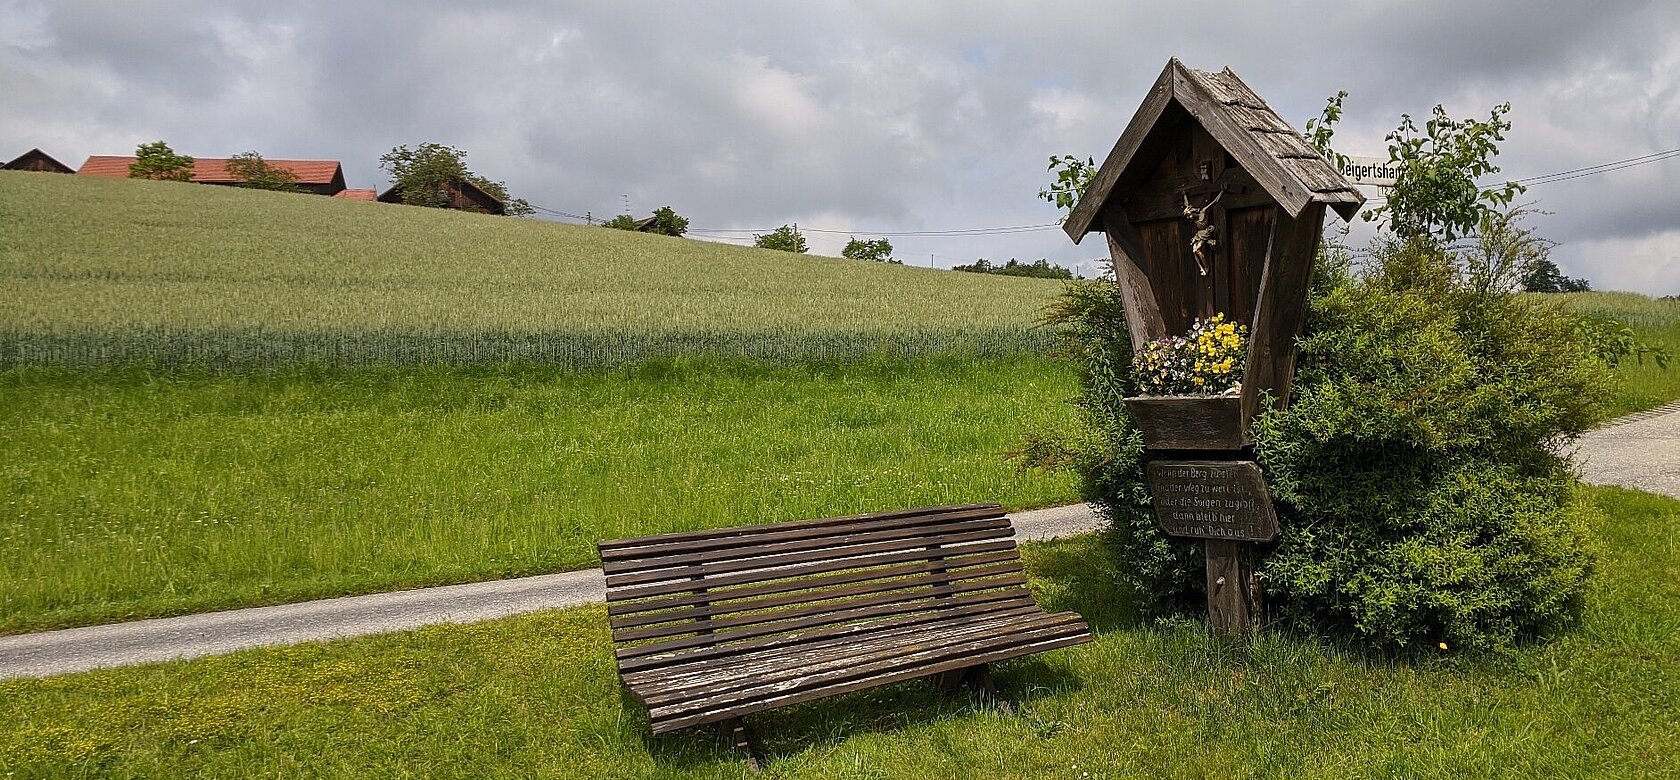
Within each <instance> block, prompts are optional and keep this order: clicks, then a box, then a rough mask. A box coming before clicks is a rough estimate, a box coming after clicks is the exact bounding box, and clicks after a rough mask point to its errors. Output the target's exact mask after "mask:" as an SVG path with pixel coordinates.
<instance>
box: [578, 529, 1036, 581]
mask: <svg viewBox="0 0 1680 780" xmlns="http://www.w3.org/2000/svg"><path fill="white" fill-rule="evenodd" d="M1009 528H1010V524H1009V519H1008V518H1006V517H1004V516H1002V515H992V516H987V515H973V514H949V515H936V516H933V517H930V518H928V519H927V520H926V521H925V522H917V523H901V522H894V523H893V524H891V525H889V526H886V527H883V528H868V527H865V528H858V527H856V526H840V527H839V528H837V529H835V531H834V533H832V534H824V535H818V536H808V535H802V536H799V537H796V538H791V539H771V540H768V541H761V540H759V539H756V538H753V539H742V540H741V541H740V543H739V544H737V545H735V546H733V547H724V548H714V549H709V550H701V551H699V552H677V551H668V552H665V553H662V554H659V555H655V556H651V557H648V558H635V559H623V560H617V561H612V562H610V563H607V564H604V565H602V567H601V570H602V571H604V572H605V573H606V574H607V576H608V577H609V578H611V577H612V576H613V575H617V574H627V573H630V572H639V571H653V570H658V569H663V568H671V567H678V566H690V565H695V564H707V563H712V562H715V561H728V560H737V559H742V558H756V557H764V556H770V555H777V554H780V553H790V552H799V551H801V550H818V549H825V548H838V547H844V546H850V545H854V544H860V543H863V542H874V541H886V540H889V539H935V538H938V537H939V536H942V535H945V534H954V533H968V532H970V531H981V530H988V529H990V530H1001V531H1003V532H1004V533H1006V534H1007V533H1008V531H1009ZM610 581H611V580H610V579H609V582H610Z"/></svg>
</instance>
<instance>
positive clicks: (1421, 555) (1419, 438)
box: [1038, 242, 1611, 650]
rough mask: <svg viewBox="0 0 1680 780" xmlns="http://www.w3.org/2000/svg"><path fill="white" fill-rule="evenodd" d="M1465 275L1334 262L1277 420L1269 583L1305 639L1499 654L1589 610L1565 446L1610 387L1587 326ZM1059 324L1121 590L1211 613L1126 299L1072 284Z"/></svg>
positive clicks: (1417, 255)
mask: <svg viewBox="0 0 1680 780" xmlns="http://www.w3.org/2000/svg"><path fill="white" fill-rule="evenodd" d="M1454 267H1455V266H1454V263H1453V262H1452V259H1451V258H1450V257H1447V256H1445V253H1444V250H1441V249H1439V248H1437V245H1434V244H1430V243H1428V242H1410V243H1391V244H1388V245H1385V246H1381V247H1379V248H1378V251H1377V260H1376V262H1375V263H1374V264H1373V266H1372V267H1371V268H1370V269H1369V270H1368V272H1367V273H1364V274H1362V275H1355V274H1353V273H1350V272H1349V271H1348V270H1347V269H1346V267H1345V266H1340V265H1338V264H1336V263H1334V262H1328V261H1326V260H1325V259H1324V258H1321V263H1320V267H1319V268H1318V269H1317V273H1316V275H1315V279H1314V289H1313V293H1312V295H1311V299H1310V303H1309V310H1308V316H1307V321H1306V326H1305V333H1304V335H1303V337H1302V339H1301V342H1300V344H1301V351H1300V356H1299V358H1298V362H1297V377H1296V380H1295V385H1294V397H1293V401H1292V403H1291V405H1290V407H1289V408H1288V409H1287V410H1284V411H1271V412H1267V413H1265V414H1263V415H1262V416H1261V417H1260V419H1258V420H1257V421H1256V423H1255V439H1256V443H1255V454H1256V458H1257V460H1258V461H1259V462H1260V464H1261V467H1262V468H1263V469H1264V470H1265V472H1266V476H1267V480H1268V483H1269V485H1270V487H1271V490H1272V494H1273V497H1274V499H1275V500H1276V503H1277V505H1278V512H1279V523H1280V527H1281V534H1280V536H1279V538H1278V540H1277V541H1276V542H1275V543H1273V544H1271V545H1268V546H1267V549H1265V550H1263V551H1262V552H1263V555H1264V558H1263V560H1262V562H1261V564H1260V568H1259V574H1260V577H1261V579H1262V581H1263V582H1264V584H1265V588H1266V593H1267V600H1268V608H1269V609H1270V610H1272V612H1273V616H1274V618H1276V619H1278V620H1280V621H1282V622H1284V623H1285V624H1288V625H1292V626H1296V627H1298V628H1301V629H1304V630H1307V631H1311V632H1322V633H1325V634H1329V635H1334V636H1340V637H1346V638H1352V639H1355V640H1358V641H1361V642H1363V643H1365V644H1367V645H1368V646H1371V647H1374V648H1377V649H1382V650H1404V649H1407V648H1416V647H1435V646H1437V645H1438V644H1439V643H1446V644H1447V645H1448V646H1449V647H1452V648H1455V649H1457V648H1481V649H1487V648H1497V647H1502V646H1506V645H1509V644H1511V643H1514V642H1517V641H1520V640H1523V639H1526V638H1531V637H1535V636H1538V635H1541V634H1543V633H1544V632H1546V631H1548V630H1550V629H1552V628H1555V627H1557V626H1560V625H1563V624H1565V623H1567V622H1568V621H1569V620H1570V619H1571V618H1572V617H1573V616H1575V615H1576V613H1577V611H1578V609H1579V605H1580V600H1581V596H1582V594H1583V592H1584V590H1585V586H1586V581H1587V577H1588V574H1589V573H1590V571H1591V568H1592V555H1591V544H1590V540H1589V538H1588V536H1587V533H1586V531H1585V526H1586V524H1585V522H1584V521H1583V517H1582V515H1583V513H1584V512H1586V511H1588V510H1587V509H1585V508H1584V505H1581V504H1577V503H1576V502H1574V501H1573V500H1572V496H1573V491H1574V479H1573V475H1572V472H1571V470H1570V466H1569V463H1568V462H1567V460H1565V459H1564V458H1561V457H1559V456H1558V455H1557V454H1555V452H1556V449H1555V442H1557V441H1560V440H1566V439H1568V438H1569V437H1571V436H1573V435H1576V434H1578V433H1580V432H1582V431H1584V430H1586V429H1587V428H1588V427H1590V426H1591V425H1593V424H1594V423H1595V422H1596V421H1597V420H1598V419H1600V415H1601V404H1602V401H1603V399H1605V398H1606V397H1607V394H1608V392H1609V389H1610V386H1611V385H1610V375H1609V371H1608V369H1607V368H1606V367H1605V365H1604V364H1603V363H1602V362H1600V361H1599V360H1596V359H1595V358H1594V354H1593V351H1592V347H1591V346H1590V345H1589V344H1587V343H1585V342H1584V341H1583V340H1582V339H1581V338H1580V335H1579V329H1580V324H1579V322H1580V321H1579V319H1578V318H1577V317H1576V316H1575V315H1572V314H1569V313H1567V312H1564V311H1563V310H1562V309H1561V308H1559V307H1557V306H1555V305H1547V304H1544V303H1536V302H1533V301H1529V300H1525V299H1523V298H1520V297H1517V296H1514V295H1510V294H1507V293H1504V292H1499V291H1489V290H1487V289H1485V288H1482V287H1479V286H1477V285H1473V284H1470V283H1467V282H1466V281H1465V280H1463V279H1461V278H1459V276H1458V275H1457V273H1456V272H1455V271H1454ZM1049 319H1050V321H1052V322H1054V323H1058V324H1060V325H1061V326H1062V332H1063V336H1064V339H1065V340H1066V343H1067V344H1068V345H1069V346H1070V347H1072V349H1071V350H1070V351H1071V353H1072V355H1073V357H1074V358H1075V359H1076V360H1077V362H1078V363H1079V365H1080V368H1081V379H1082V382H1083V387H1084V392H1083V394H1082V395H1081V397H1080V398H1079V400H1078V404H1079V406H1080V408H1081V411H1082V416H1083V419H1084V423H1085V424H1084V430H1083V431H1082V432H1081V433H1080V434H1079V435H1078V436H1076V437H1074V438H1073V440H1071V441H1070V442H1068V444H1067V445H1066V447H1065V449H1064V451H1063V452H1062V453H1061V459H1062V460H1063V462H1066V463H1070V464H1073V465H1074V466H1075V467H1076V468H1077V469H1078V470H1079V471H1080V472H1081V474H1082V476H1083V478H1084V491H1085V494H1086V498H1087V499H1088V500H1090V501H1092V502H1093V503H1095V504H1097V505H1098V506H1099V507H1101V508H1102V509H1104V510H1105V511H1106V512H1107V513H1108V514H1109V516H1110V517H1111V518H1112V520H1113V526H1112V530H1111V532H1110V538H1111V541H1112V544H1113V546H1114V547H1115V549H1116V552H1117V555H1118V558H1119V566H1120V575H1121V576H1122V577H1124V578H1126V579H1128V580H1129V581H1130V582H1131V583H1132V584H1133V585H1135V586H1137V587H1138V588H1139V589H1141V590H1142V591H1143V592H1144V593H1145V594H1146V596H1147V598H1148V600H1149V601H1150V602H1151V603H1152V606H1153V607H1154V608H1155V609H1157V610H1159V611H1161V612H1166V613H1170V612H1197V611H1200V610H1201V609H1203V605H1204V604H1205V596H1204V587H1205V586H1204V583H1205V570H1204V565H1203V561H1202V554H1201V544H1200V542H1199V541H1197V540H1186V539H1173V538H1170V537H1167V536H1166V535H1164V534H1163V533H1162V532H1161V531H1160V528H1159V526H1158V525H1157V524H1156V522H1155V519H1154V517H1153V515H1152V514H1151V513H1150V511H1149V506H1148V494H1147V491H1146V490H1145V488H1144V486H1143V481H1142V461H1143V445H1142V441H1141V439H1140V437H1139V436H1138V434H1137V432H1136V431H1135V429H1134V428H1133V426H1132V424H1131V421H1130V419H1129V418H1128V417H1127V415H1126V411H1125V408H1124V406H1123V404H1121V402H1120V399H1121V398H1123V397H1124V396H1126V395H1129V394H1133V393H1135V392H1136V391H1137V389H1138V386H1137V381H1136V378H1135V377H1134V376H1133V375H1132V372H1131V367H1130V365H1129V361H1127V360H1126V359H1125V356H1124V352H1125V351H1126V350H1125V349H1124V346H1117V345H1126V344H1128V342H1127V341H1126V333H1125V317H1124V310H1123V308H1122V304H1121V302H1120V296H1119V292H1118V288H1117V286H1116V285H1115V284H1113V283H1112V282H1093V283H1090V284H1086V285H1080V286H1076V287H1072V288H1070V290H1069V292H1068V293H1067V294H1066V295H1065V296H1064V297H1063V299H1062V300H1061V301H1060V302H1059V303H1058V304H1057V306H1056V307H1054V308H1053V310H1052V312H1051V314H1050V318H1049ZM1043 449H1044V448H1042V447H1040V451H1039V452H1038V454H1039V455H1041V456H1042V455H1044V452H1043ZM1044 459H1046V460H1053V458H1044Z"/></svg>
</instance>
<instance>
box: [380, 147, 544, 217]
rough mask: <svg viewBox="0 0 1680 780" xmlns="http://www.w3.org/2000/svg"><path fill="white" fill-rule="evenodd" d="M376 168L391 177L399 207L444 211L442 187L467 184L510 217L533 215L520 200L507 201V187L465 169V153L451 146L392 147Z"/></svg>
mask: <svg viewBox="0 0 1680 780" xmlns="http://www.w3.org/2000/svg"><path fill="white" fill-rule="evenodd" d="M379 167H380V168H383V169H385V172H386V173H388V174H390V175H391V183H392V184H394V185H396V186H397V187H399V188H401V190H402V198H403V203H406V204H408V205H410V206H429V207H432V208H445V207H447V206H448V205H449V201H448V198H447V197H446V196H445V195H444V194H443V193H442V190H443V189H444V187H445V186H446V185H450V184H457V183H459V182H470V183H471V184H472V185H473V186H475V187H478V188H479V189H481V190H484V191H485V192H486V193H489V194H490V196H491V197H494V198H495V199H497V200H499V201H501V202H502V207H503V209H504V210H505V211H506V212H507V213H508V214H509V215H510V216H519V217H522V216H527V215H530V214H532V213H534V212H535V210H534V209H533V208H531V204H530V203H529V202H527V201H525V200H524V199H523V198H513V197H509V195H508V189H507V185H506V184H503V183H502V182H499V181H492V180H490V179H487V178H485V177H483V176H480V175H478V174H476V173H473V172H472V171H471V170H470V169H468V168H467V153H466V152H464V151H462V150H460V149H456V148H455V147H453V146H446V145H444V144H438V143H423V144H420V145H419V146H417V147H415V148H413V149H410V148H408V145H407V144H403V145H401V146H394V147H392V148H391V151H389V152H386V153H385V154H383V155H380V157H379Z"/></svg>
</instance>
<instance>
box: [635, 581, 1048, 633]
mask: <svg viewBox="0 0 1680 780" xmlns="http://www.w3.org/2000/svg"><path fill="white" fill-rule="evenodd" d="M1026 584H1027V578H1026V576H1025V575H1022V574H1014V575H1008V576H1003V577H997V578H993V579H986V580H964V581H962V582H958V583H954V584H949V585H940V586H937V587H930V588H919V589H917V590H913V591H907V592H897V591H895V592H892V593H879V592H878V590H877V591H870V592H874V593H877V594H878V595H871V596H867V597H862V598H848V599H842V600H836V601H831V602H829V601H825V602H819V603H816V604H806V605H804V606H799V607H785V608H781V609H776V610H773V611H767V612H759V613H755V614H746V615H739V616H737V617H732V618H722V619H716V620H709V621H706V624H705V626H704V628H705V629H706V630H707V631H708V632H710V635H709V636H708V637H707V639H708V640H710V642H711V643H721V642H727V641H729V640H730V638H731V637H733V636H735V632H733V631H730V630H729V629H733V628H738V627H741V626H755V625H760V624H763V623H769V622H773V621H779V620H784V619H787V618H802V617H810V616H821V615H841V614H843V615H845V616H846V618H845V619H847V620H856V619H858V618H863V617H872V616H873V615H874V612H873V611H872V609H873V608H877V607H878V608H880V609H882V610H895V611H903V610H904V609H905V608H906V607H909V608H922V609H925V608H929V607H931V606H933V604H932V603H931V602H932V600H933V599H934V598H935V597H939V596H955V595H958V594H962V593H974V592H978V591H987V590H994V589H997V588H1007V587H1012V586H1024V585H1026ZM923 602H930V603H923ZM883 614H887V613H883ZM700 628H701V627H700V626H699V625H697V624H696V623H693V622H688V623H675V624H665V625H657V626H649V627H645V628H634V629H626V630H623V631H614V632H613V641H615V642H639V641H642V640H645V639H660V638H663V637H668V636H681V635H683V634H692V633H695V632H696V631H698V630H699V629H700Z"/></svg>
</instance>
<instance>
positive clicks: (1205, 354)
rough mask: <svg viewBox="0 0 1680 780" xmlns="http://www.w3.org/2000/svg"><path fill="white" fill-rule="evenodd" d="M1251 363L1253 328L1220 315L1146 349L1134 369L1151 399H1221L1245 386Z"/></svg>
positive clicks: (1201, 321) (1134, 357)
mask: <svg viewBox="0 0 1680 780" xmlns="http://www.w3.org/2000/svg"><path fill="white" fill-rule="evenodd" d="M1247 360H1248V328H1246V327H1244V326H1242V325H1238V324H1236V323H1233V322H1228V321H1226V319H1225V315H1223V314H1215V315H1213V316H1212V317H1209V318H1208V319H1205V320H1202V319H1198V320H1196V322H1195V323H1194V324H1192V325H1191V326H1190V331H1189V332H1188V333H1186V334H1184V335H1183V336H1167V337H1166V338H1159V339H1155V340H1154V341H1151V342H1149V343H1147V344H1144V345H1143V348H1142V349H1139V350H1138V351H1137V354H1136V355H1134V356H1133V358H1132V366H1133V368H1134V369H1136V371H1137V378H1138V385H1139V386H1140V387H1141V389H1142V390H1143V392H1144V393H1145V394H1148V395H1219V394H1221V393H1224V392H1227V391H1229V390H1231V389H1233V388H1235V387H1237V386H1238V385H1240V384H1241V383H1242V374H1243V366H1244V364H1245V363H1246V362H1247Z"/></svg>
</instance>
